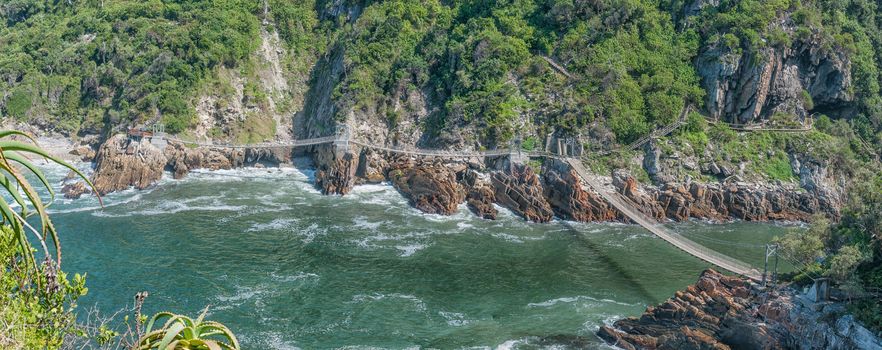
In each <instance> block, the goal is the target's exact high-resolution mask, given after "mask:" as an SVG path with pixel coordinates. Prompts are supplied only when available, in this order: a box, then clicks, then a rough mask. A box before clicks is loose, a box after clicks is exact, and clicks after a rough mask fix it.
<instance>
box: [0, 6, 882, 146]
mask: <svg viewBox="0 0 882 350" xmlns="http://www.w3.org/2000/svg"><path fill="white" fill-rule="evenodd" d="M717 3H718V4H717ZM878 6H879V4H878V3H877V2H874V1H868V0H853V1H829V0H819V1H788V0H776V1H754V0H746V1H701V0H698V1H695V2H684V1H668V0H663V1H651V0H598V1H573V0H514V1H450V2H441V1H409V0H395V1H376V2H374V1H321V0H319V1H296V2H291V1H281V0H265V1H257V0H255V1H235V0H217V1H159V0H152V1H101V0H87V1H76V2H68V1H34V0H13V1H8V2H5V3H4V4H3V5H0V13H2V16H3V19H4V20H3V21H2V27H0V43H2V45H0V50H2V55H0V77H2V80H3V83H2V84H0V92H2V99H0V107H2V111H3V114H4V115H7V116H11V117H14V118H19V119H22V120H29V121H32V122H35V123H38V124H41V125H45V126H47V127H49V128H53V129H56V130H58V131H61V132H65V133H71V134H76V133H96V132H100V131H102V130H108V129H111V128H113V127H118V126H120V125H134V124H139V123H147V122H153V121H157V120H162V121H163V122H164V123H165V124H166V125H167V126H168V129H169V130H171V131H173V132H182V131H185V130H186V129H187V128H189V127H191V126H192V125H193V123H194V120H195V110H194V108H195V104H196V100H197V97H198V96H199V95H200V94H204V93H205V91H206V90H207V89H209V88H210V87H211V86H214V85H215V84H216V83H217V81H218V80H219V79H221V78H219V76H218V71H219V69H221V68H227V69H235V70H238V71H239V72H240V74H242V75H243V76H249V75H255V73H254V70H255V63H254V59H253V57H252V56H253V55H252V53H253V52H254V51H255V50H256V49H257V48H258V47H260V45H261V42H260V40H261V35H259V34H260V32H261V31H264V30H268V31H274V32H277V33H278V34H279V36H280V37H281V38H282V39H283V41H284V43H285V44H284V45H285V49H286V50H287V53H288V55H287V56H286V57H285V62H284V65H285V72H286V74H289V75H291V76H300V77H306V76H309V75H310V74H311V73H313V72H312V70H313V66H314V64H315V63H316V62H318V61H320V60H321V59H322V58H323V57H328V56H332V55H334V54H335V53H338V52H342V55H343V61H344V74H343V76H342V77H341V78H340V79H339V81H335V85H334V91H333V93H334V94H333V99H334V103H335V106H336V111H337V114H339V115H338V116H337V117H338V118H344V116H345V115H347V113H350V112H351V111H354V112H355V113H367V114H370V115H374V116H379V117H381V118H384V119H385V120H386V121H387V123H388V125H390V126H391V127H394V125H395V124H396V122H397V121H398V120H400V119H401V118H403V117H405V116H406V115H407V114H408V113H409V112H408V110H407V109H406V108H405V109H402V108H399V107H398V105H399V104H400V103H399V102H398V101H396V99H401V98H402V97H401V96H406V95H408V94H413V93H419V94H421V95H423V96H425V99H426V100H427V101H431V102H430V103H427V104H428V105H430V107H432V108H430V113H428V115H427V116H426V117H425V118H422V119H421V120H420V124H421V125H420V126H421V128H423V130H424V131H425V132H426V133H427V135H428V136H429V138H433V139H440V140H442V142H438V143H439V144H444V142H443V140H444V138H445V137H451V135H449V134H450V133H455V130H458V129H462V128H468V127H475V128H477V130H478V132H477V133H478V134H479V135H477V136H476V137H477V140H476V142H477V143H479V144H481V145H484V146H488V147H492V146H494V145H496V144H500V143H504V142H506V141H508V140H510V139H512V138H513V137H514V136H515V135H516V134H525V135H533V134H543V133H545V132H549V131H551V130H557V131H558V132H564V133H586V134H590V135H592V136H593V137H594V138H597V139H601V140H602V141H606V140H603V139H604V138H609V139H611V141H615V142H619V143H627V142H629V141H632V140H634V139H636V138H638V137H639V136H641V135H644V134H646V133H647V132H648V131H650V130H651V129H653V128H655V127H657V126H660V125H665V124H668V123H670V122H671V121H672V120H674V119H675V118H676V116H677V114H678V112H679V111H680V110H681V108H683V106H684V105H685V104H687V103H691V104H695V105H697V106H698V107H701V106H703V105H704V104H705V101H706V100H707V98H706V97H707V96H706V94H707V90H708V89H707V86H705V85H707V84H705V85H703V84H702V76H701V72H700V71H699V69H697V68H696V65H697V63H696V61H698V60H699V58H701V57H700V56H701V55H702V54H706V53H719V52H722V53H721V54H720V55H730V56H731V54H736V55H744V56H746V57H748V58H750V60H753V61H757V60H762V55H768V52H769V51H768V50H767V49H770V48H772V49H774V48H781V49H784V48H789V47H791V46H794V45H796V44H795V43H797V42H804V41H811V42H812V45H814V46H813V48H814V50H816V51H825V50H826V51H829V52H831V53H835V52H846V53H847V56H848V58H849V62H848V68H849V69H850V73H851V77H850V79H851V82H850V83H851V84H849V85H848V91H846V92H845V93H847V94H850V96H848V97H847V98H845V99H844V100H845V101H847V102H849V103H847V104H843V103H841V101H838V102H836V103H828V104H824V103H822V102H823V101H821V102H819V101H812V98H811V96H806V98H804V101H802V104H803V105H804V109H805V110H806V111H808V112H812V113H817V114H827V115H829V116H830V117H832V118H833V119H839V118H842V119H846V120H848V123H849V125H850V127H851V128H852V129H854V132H856V133H857V134H858V135H860V136H861V137H862V138H863V139H865V140H867V141H870V143H874V144H877V143H878V142H874V141H878V138H879V135H878V134H879V131H880V130H882V98H880V82H882V77H880V72H879V67H880V66H882V53H880V52H879V50H880V49H879V48H880V47H882V29H880V24H878V23H882V19H880V18H878V17H879V16H880V14H879V11H878V10H877V7H878ZM785 22H786V24H780V23H785ZM779 24H780V25H779ZM543 57H548V58H550V59H553V60H554V61H556V62H558V63H559V64H560V66H562V67H565V69H566V70H568V71H569V72H570V73H571V74H572V76H573V79H568V78H567V77H565V76H564V75H562V74H560V73H559V72H557V71H555V69H553V67H552V66H551V65H550V64H549V63H548V62H546V61H545V59H544V58H543ZM726 57H729V56H726ZM706 78H707V77H705V79H706ZM314 79H315V77H314V78H313V80H314ZM298 81H304V82H306V83H307V84H308V83H309V81H310V80H309V79H306V78H301V79H300V80H298V79H289V82H290V83H291V84H296V83H297V82H298ZM293 90H294V91H301V92H300V94H302V91H306V90H308V87H306V88H295V89H293ZM245 93H246V95H249V97H250V98H251V99H252V100H257V101H259V100H260V99H262V98H265V97H264V96H262V95H263V92H261V91H260V89H257V88H253V87H252V88H248V87H246V92H245ZM293 94H294V95H296V94H298V93H297V92H295V93H293ZM292 99H293V100H299V99H302V96H300V97H299V98H298V96H294V97H292ZM815 100H818V99H817V96H816V98H815ZM813 105H814V106H813ZM300 107H302V106H298V105H297V104H296V103H295V104H293V105H292V106H290V108H289V109H288V111H289V112H291V113H292V114H293V113H294V112H297V110H298V109H299V108H300ZM777 114H781V113H777ZM797 114H802V113H797ZM797 117H802V118H803V119H804V118H805V116H804V115H802V116H797ZM763 118H766V119H768V118H769V116H768V115H765V116H763ZM608 132H611V135H609V134H608Z"/></svg>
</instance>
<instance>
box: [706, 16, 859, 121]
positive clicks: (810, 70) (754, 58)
mask: <svg viewBox="0 0 882 350" xmlns="http://www.w3.org/2000/svg"><path fill="white" fill-rule="evenodd" d="M789 21H790V19H784V20H782V21H780V22H781V24H780V25H781V26H782V30H784V31H792V28H793V27H792V25H791V24H789V23H788V22H789ZM816 35H819V34H813V36H812V37H810V38H808V39H805V40H796V41H795V42H794V43H793V44H792V45H791V46H790V47H788V48H777V47H768V48H765V49H762V50H759V51H758V52H753V53H751V52H746V53H740V52H736V51H733V50H731V49H729V48H727V47H725V44H723V43H722V42H717V43H710V44H709V45H708V46H706V47H703V48H702V49H701V52H700V53H699V55H698V57H697V58H696V60H695V66H696V68H697V70H698V73H699V75H700V76H701V78H702V85H703V87H704V88H705V90H706V91H707V97H706V101H705V102H706V103H705V105H706V108H707V112H708V114H709V115H710V116H711V117H713V118H714V119H720V120H724V121H726V122H730V123H737V124H745V123H751V122H757V121H762V120H767V119H769V117H770V116H772V115H773V114H775V113H779V112H780V113H784V114H790V115H795V116H797V117H799V118H800V119H805V118H806V117H807V116H808V114H809V110H808V108H807V105H808V104H807V103H806V101H805V97H804V95H808V96H810V97H811V99H812V102H813V106H812V110H817V111H825V112H834V111H845V112H846V113H847V112H848V111H849V110H850V109H849V108H844V107H847V106H848V105H849V104H850V103H851V102H852V101H853V100H854V97H853V96H852V94H851V92H850V89H849V86H851V62H850V61H849V59H848V57H847V56H846V55H845V53H844V52H843V51H841V50H838V51H837V50H828V49H825V48H824V47H823V46H822V45H821V44H820V43H821V41H822V40H821V39H820V38H816V37H814V36H816Z"/></svg>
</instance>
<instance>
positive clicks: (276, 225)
mask: <svg viewBox="0 0 882 350" xmlns="http://www.w3.org/2000/svg"><path fill="white" fill-rule="evenodd" d="M298 221H299V220H297V219H295V218H279V219H273V221H270V222H267V223H255V224H252V225H251V227H249V228H248V229H247V230H245V231H246V232H261V231H267V230H287V231H293V230H294V229H295V228H296V226H295V224H297V222H298Z"/></svg>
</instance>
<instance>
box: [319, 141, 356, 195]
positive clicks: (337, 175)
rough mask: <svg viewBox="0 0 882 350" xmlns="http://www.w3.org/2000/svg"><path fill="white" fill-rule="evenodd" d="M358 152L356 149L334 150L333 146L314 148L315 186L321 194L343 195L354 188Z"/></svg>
mask: <svg viewBox="0 0 882 350" xmlns="http://www.w3.org/2000/svg"><path fill="white" fill-rule="evenodd" d="M359 158H360V157H359V152H358V150H357V149H350V150H346V151H342V150H335V149H334V146H333V145H321V146H317V147H316V151H315V153H314V154H313V160H314V161H315V163H316V168H317V169H316V172H315V185H316V187H318V189H319V190H320V191H321V192H322V194H339V195H345V194H347V193H349V192H350V191H352V187H354V186H355V184H356V181H357V177H356V171H357V170H358V160H359Z"/></svg>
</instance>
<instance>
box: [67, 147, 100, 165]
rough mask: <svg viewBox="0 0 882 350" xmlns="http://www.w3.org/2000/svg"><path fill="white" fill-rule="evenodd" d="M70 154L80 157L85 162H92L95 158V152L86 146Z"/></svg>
mask: <svg viewBox="0 0 882 350" xmlns="http://www.w3.org/2000/svg"><path fill="white" fill-rule="evenodd" d="M70 154H72V155H75V156H78V157H80V160H82V161H84V162H89V161H92V159H94V158H95V150H94V149H92V147H89V146H86V145H82V146H77V148H74V149H73V150H71V151H70Z"/></svg>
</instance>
